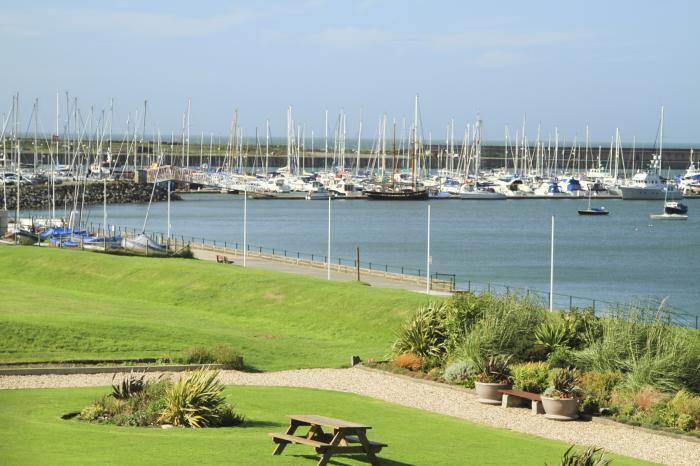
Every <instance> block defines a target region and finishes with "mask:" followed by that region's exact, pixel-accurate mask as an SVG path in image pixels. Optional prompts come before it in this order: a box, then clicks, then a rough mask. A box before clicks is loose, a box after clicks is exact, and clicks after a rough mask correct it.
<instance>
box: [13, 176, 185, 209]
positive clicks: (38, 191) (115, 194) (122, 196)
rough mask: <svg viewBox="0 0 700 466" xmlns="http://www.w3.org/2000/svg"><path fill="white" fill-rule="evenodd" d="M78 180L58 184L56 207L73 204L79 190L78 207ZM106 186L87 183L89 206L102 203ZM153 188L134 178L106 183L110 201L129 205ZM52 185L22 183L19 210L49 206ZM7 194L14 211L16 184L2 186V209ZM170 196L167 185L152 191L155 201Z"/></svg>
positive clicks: (173, 195) (142, 199) (176, 197)
mask: <svg viewBox="0 0 700 466" xmlns="http://www.w3.org/2000/svg"><path fill="white" fill-rule="evenodd" d="M77 187H78V186H77V184H76V183H64V184H60V185H56V188H55V195H56V201H55V205H56V209H59V208H60V209H61V210H63V209H64V208H65V206H68V207H71V206H73V203H74V199H75V196H76V191H77V192H78V206H80V204H82V202H83V190H82V185H81V186H79V188H80V189H77V190H76V188H77ZM103 189H104V186H103V183H102V182H101V181H98V182H92V183H87V184H86V185H85V199H84V202H85V204H86V205H89V204H102V202H103V200H104V191H103ZM152 190H153V185H152V184H136V183H133V182H131V181H110V182H108V183H107V203H108V204H130V203H138V202H148V201H149V199H150V198H151V192H152ZM48 191H49V187H48V186H47V185H46V184H32V185H22V187H21V191H20V209H21V210H29V209H31V210H39V209H49V208H50V207H51V202H50V200H49V192H48ZM5 194H7V209H8V210H14V209H15V208H16V206H17V197H16V195H17V190H16V188H15V186H5V189H4V190H2V189H0V209H2V207H3V205H4V202H5ZM167 199H168V191H167V188H164V187H161V186H156V190H155V192H154V193H153V200H154V201H166V200H167ZM170 199H171V200H180V199H181V198H180V196H179V195H177V194H176V193H171V194H170Z"/></svg>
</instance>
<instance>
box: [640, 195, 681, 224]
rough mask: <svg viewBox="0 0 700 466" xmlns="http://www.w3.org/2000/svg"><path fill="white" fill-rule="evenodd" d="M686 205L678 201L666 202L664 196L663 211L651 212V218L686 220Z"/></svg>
mask: <svg viewBox="0 0 700 466" xmlns="http://www.w3.org/2000/svg"><path fill="white" fill-rule="evenodd" d="M687 212H688V206H686V205H685V204H682V203H680V202H674V201H672V202H668V199H667V198H664V211H663V213H661V214H651V215H649V218H651V219H652V220H688V213H687Z"/></svg>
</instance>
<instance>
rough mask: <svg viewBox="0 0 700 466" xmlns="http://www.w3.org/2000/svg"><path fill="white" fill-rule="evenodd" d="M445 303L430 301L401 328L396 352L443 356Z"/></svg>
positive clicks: (432, 356)
mask: <svg viewBox="0 0 700 466" xmlns="http://www.w3.org/2000/svg"><path fill="white" fill-rule="evenodd" d="M444 313H445V303H439V304H436V303H433V302H430V303H428V304H427V305H426V306H421V307H419V308H418V310H417V311H416V313H415V314H414V315H413V317H411V319H409V320H408V321H407V322H404V324H403V325H401V327H400V328H399V331H398V332H397V334H396V340H395V341H394V346H393V352H394V354H399V355H400V354H404V353H412V354H415V355H417V356H419V357H421V358H438V359H439V358H442V356H443V355H444V353H445V344H444V342H445V329H444V327H443V325H442V322H444V319H443V318H441V317H440V316H443V315H444Z"/></svg>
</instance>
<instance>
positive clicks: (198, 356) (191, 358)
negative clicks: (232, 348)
mask: <svg viewBox="0 0 700 466" xmlns="http://www.w3.org/2000/svg"><path fill="white" fill-rule="evenodd" d="M182 360H183V362H184V363H185V364H213V363H214V362H216V357H215V356H214V353H213V352H212V351H211V350H210V349H209V348H206V347H204V346H193V347H191V348H189V349H188V350H187V351H186V352H185V354H184V356H183V358H182Z"/></svg>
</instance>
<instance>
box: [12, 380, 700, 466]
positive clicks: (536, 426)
mask: <svg viewBox="0 0 700 466" xmlns="http://www.w3.org/2000/svg"><path fill="white" fill-rule="evenodd" d="M157 375H158V374H153V375H152V376H154V377H155V376H157ZM149 376H150V375H149ZM220 379H221V381H222V382H223V383H225V384H231V385H266V386H284V387H307V388H320V389H325V390H336V391H341V392H349V393H355V394H358V395H364V396H368V397H372V398H376V399H380V400H384V401H388V402H391V403H397V404H400V405H403V406H408V407H411V408H418V409H423V410H426V411H432V412H435V413H439V414H444V415H448V416H454V417H457V418H460V419H465V420H468V421H472V422H477V423H480V424H486V425H489V426H493V427H498V428H505V429H510V430H513V431H517V432H524V433H527V434H532V435H536V436H539V437H545V438H549V439H555V440H561V441H563V442H567V443H576V444H579V445H596V446H598V447H601V448H604V449H605V450H606V451H609V452H614V453H618V454H621V455H626V456H631V457H635V458H639V459H643V460H647V461H653V462H657V463H662V464H668V465H688V466H690V465H693V466H697V465H698V464H700V442H697V441H694V440H692V439H682V438H675V437H669V436H665V435H659V434H655V433H651V432H648V431H645V430H641V429H636V428H634V427H631V426H625V425H623V424H616V423H601V422H557V421H551V420H548V419H545V418H544V416H542V415H535V414H532V412H531V410H530V409H519V408H508V409H503V408H500V407H497V406H488V405H483V404H481V403H479V402H478V401H477V400H476V396H475V394H473V393H472V392H470V391H466V390H461V389H455V388H453V387H450V386H445V385H439V384H432V383H426V382H423V381H420V380H412V379H408V378H405V377H400V376H396V375H393V374H390V373H386V372H381V371H376V370H368V369H364V368H360V367H356V368H352V369H304V370H292V371H282V372H267V373H261V374H251V373H245V372H237V371H222V372H221V376H220ZM111 382H112V374H95V375H43V376H5V377H0V389H13V388H48V387H83V386H105V385H109V384H111Z"/></svg>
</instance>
